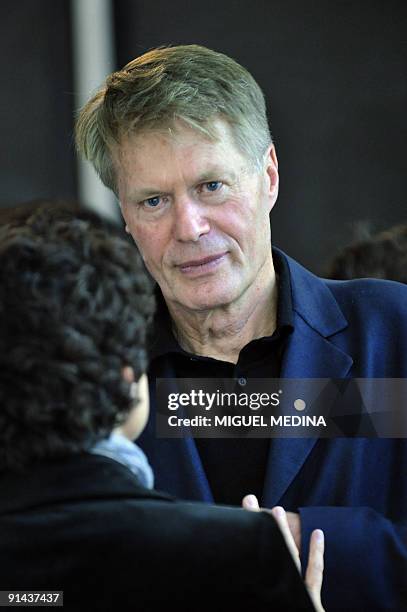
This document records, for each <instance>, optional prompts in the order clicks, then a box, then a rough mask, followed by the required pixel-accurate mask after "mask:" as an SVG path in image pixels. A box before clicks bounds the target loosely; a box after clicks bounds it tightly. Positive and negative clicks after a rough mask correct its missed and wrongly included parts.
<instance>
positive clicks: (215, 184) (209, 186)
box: [203, 181, 222, 191]
mask: <svg viewBox="0 0 407 612" xmlns="http://www.w3.org/2000/svg"><path fill="white" fill-rule="evenodd" d="M221 186H222V183H221V182H220V181H209V182H208V183H204V184H203V187H204V189H206V191H219V189H220V188H221Z"/></svg>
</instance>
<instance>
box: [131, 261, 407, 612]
mask: <svg viewBox="0 0 407 612" xmlns="http://www.w3.org/2000/svg"><path fill="white" fill-rule="evenodd" d="M280 255H282V256H283V257H285V258H286V260H287V263H288V266H289V271H290V279H291V287H292V298H293V310H294V317H295V328H294V331H293V333H292V334H291V336H290V337H289V339H288V344H287V347H286V350H285V353H284V356H283V362H282V370H281V376H282V377H283V378H352V377H355V378H366V377H372V378H389V377H391V378H400V377H407V287H406V286H405V285H402V284H399V283H394V282H389V281H381V280H371V279H363V280H352V281H330V280H324V279H320V278H318V277H316V276H315V275H313V274H311V273H310V272H309V271H307V270H306V269H305V268H303V267H302V266H300V265H299V264H298V263H297V262H295V261H294V260H293V259H291V258H290V257H288V256H286V255H285V254H284V253H281V251H280ZM149 374H150V392H151V400H152V401H151V404H152V405H151V414H150V420H149V424H148V426H147V428H146V430H145V432H144V434H143V435H142V437H141V438H140V440H139V442H140V446H142V447H143V448H144V450H145V452H146V453H147V455H148V457H149V459H150V462H151V464H152V467H153V469H154V472H155V474H156V486H157V488H159V489H163V490H166V491H169V492H170V493H172V494H174V495H176V496H178V497H181V498H184V499H185V498H186V499H194V500H203V501H207V502H213V497H212V494H211V491H210V487H209V484H208V481H207V478H206V475H205V473H204V470H203V467H202V463H201V461H200V458H199V455H198V452H197V449H196V446H195V442H194V440H193V439H192V438H184V439H171V440H169V439H157V438H156V437H155V433H154V431H155V382H154V380H155V377H161V378H164V377H169V378H173V377H174V376H175V374H174V371H173V368H172V365H171V360H170V358H168V360H167V362H166V363H165V365H164V366H163V365H162V363H161V366H160V370H159V371H157V368H155V367H154V362H153V364H152V367H151V368H150V372H149ZM406 410H407V398H406ZM261 504H262V506H263V507H272V506H274V505H276V504H279V505H283V506H284V507H285V508H286V509H287V510H290V511H293V512H299V513H300V516H301V525H302V551H301V556H302V565H303V568H304V567H305V566H306V556H307V554H308V541H309V537H310V533H311V531H312V530H313V529H314V528H321V529H323V530H324V532H325V537H326V553H325V578H324V586H323V603H324V605H325V607H326V609H327V610H328V611H329V610H358V611H362V610H366V611H373V610H407V440H405V439H379V438H376V439H368V438H337V439H331V440H328V439H316V438H301V439H300V438H298V439H283V438H279V439H273V443H272V445H271V450H270V455H269V459H268V466H267V471H266V477H265V482H264V490H263V497H262V500H261Z"/></svg>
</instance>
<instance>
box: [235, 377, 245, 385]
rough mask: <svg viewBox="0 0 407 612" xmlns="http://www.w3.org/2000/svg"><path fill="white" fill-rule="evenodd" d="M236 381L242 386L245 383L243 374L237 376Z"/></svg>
mask: <svg viewBox="0 0 407 612" xmlns="http://www.w3.org/2000/svg"><path fill="white" fill-rule="evenodd" d="M237 382H238V383H239V385H240V386H241V387H244V386H245V385H246V383H247V379H246V378H244V377H243V376H239V378H238V379H237Z"/></svg>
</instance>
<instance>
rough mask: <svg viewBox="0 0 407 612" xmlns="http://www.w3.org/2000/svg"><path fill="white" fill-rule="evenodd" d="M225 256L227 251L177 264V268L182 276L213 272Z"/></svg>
mask: <svg viewBox="0 0 407 612" xmlns="http://www.w3.org/2000/svg"><path fill="white" fill-rule="evenodd" d="M226 255H227V251H225V252H223V253H218V254H216V255H208V257H202V258H201V259H191V260H190V261H184V262H183V263H182V264H179V265H178V268H179V269H180V270H181V272H182V273H183V274H188V275H193V276H198V275H200V274H206V273H207V272H211V271H212V270H215V269H216V268H217V267H218V265H219V264H220V263H221V262H222V261H223V260H224V258H225V257H226Z"/></svg>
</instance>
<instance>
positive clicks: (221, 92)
mask: <svg viewBox="0 0 407 612" xmlns="http://www.w3.org/2000/svg"><path fill="white" fill-rule="evenodd" d="M215 118H222V119H224V120H226V121H227V122H228V123H229V125H230V126H231V128H232V134H233V137H234V139H235V143H236V145H237V147H238V148H239V149H240V150H241V151H242V153H244V154H245V155H246V156H247V158H248V160H249V161H250V162H252V163H253V164H254V165H255V166H256V167H260V166H261V164H262V163H263V156H264V153H265V151H266V149H267V147H268V146H269V144H270V143H271V136H270V132H269V127H268V122H267V116H266V107H265V101H264V96H263V93H262V91H261V89H260V87H259V86H258V84H257V83H256V81H255V80H254V78H253V77H252V76H251V75H250V73H249V72H248V71H247V70H246V69H245V68H243V67H242V66H240V65H239V64H238V63H237V62H235V61H234V60H233V59H231V58H230V57H228V56H226V55H224V54H222V53H217V52H215V51H212V50H211V49H207V48H205V47H201V46H198V45H181V46H176V47H166V48H158V49H153V50H152V51H149V52H148V53H145V54H144V55H142V56H140V57H138V58H136V59H135V60H133V61H131V62H130V63H129V64H127V65H126V66H125V67H124V68H123V69H122V70H120V71H118V72H114V73H113V74H111V75H110V76H109V77H108V78H107V80H106V83H105V85H104V86H103V87H102V88H101V89H100V90H99V91H98V92H97V93H96V95H95V96H94V97H93V98H92V99H91V100H90V101H89V102H88V103H87V104H86V105H85V107H84V108H83V109H82V111H81V113H80V115H79V118H78V121H77V125H76V141H77V146H78V149H79V150H80V152H81V153H82V154H83V155H84V156H85V157H86V158H87V159H88V160H89V161H90V162H91V163H92V164H93V166H94V167H95V169H96V171H97V172H98V174H99V176H100V177H101V179H102V181H103V182H104V184H105V185H106V186H107V187H109V188H111V189H113V191H115V192H116V193H117V186H116V182H115V173H114V167H113V163H112V150H113V149H114V148H115V147H116V146H118V145H119V144H120V140H121V138H123V136H125V135H127V134H129V133H130V134H133V133H141V132H143V131H149V130H162V129H167V128H168V127H172V126H173V125H174V123H175V122H176V121H179V120H181V121H184V122H185V123H186V124H187V125H188V126H190V127H192V128H193V129H195V130H197V131H198V132H200V133H201V134H202V133H203V134H205V135H206V136H207V137H208V138H210V139H214V138H215V134H214V132H213V131H212V129H211V123H212V122H213V120H214V119H215Z"/></svg>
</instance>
